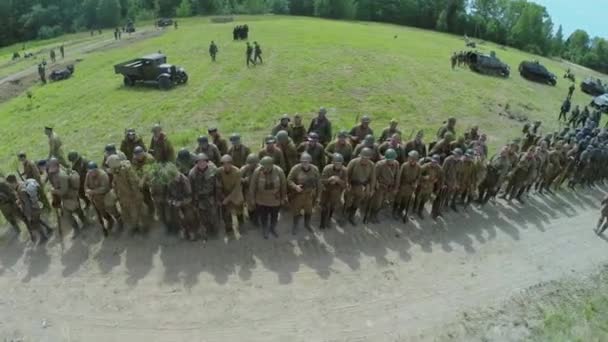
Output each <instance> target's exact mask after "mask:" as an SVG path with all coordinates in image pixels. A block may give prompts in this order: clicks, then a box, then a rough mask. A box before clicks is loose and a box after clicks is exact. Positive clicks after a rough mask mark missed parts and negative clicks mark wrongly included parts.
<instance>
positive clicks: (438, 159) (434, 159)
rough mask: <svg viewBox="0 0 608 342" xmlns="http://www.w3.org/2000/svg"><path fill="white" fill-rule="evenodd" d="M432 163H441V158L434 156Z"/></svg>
mask: <svg viewBox="0 0 608 342" xmlns="http://www.w3.org/2000/svg"><path fill="white" fill-rule="evenodd" d="M431 161H433V162H436V163H439V161H441V156H440V155H438V154H433V156H432V157H431Z"/></svg>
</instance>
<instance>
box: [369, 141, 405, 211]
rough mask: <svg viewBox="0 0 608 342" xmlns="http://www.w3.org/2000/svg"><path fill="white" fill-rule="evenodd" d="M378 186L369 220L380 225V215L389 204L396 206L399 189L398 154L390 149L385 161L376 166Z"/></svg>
mask: <svg viewBox="0 0 608 342" xmlns="http://www.w3.org/2000/svg"><path fill="white" fill-rule="evenodd" d="M374 168H375V170H374V173H375V174H376V186H375V188H374V193H373V195H372V198H371V203H370V206H371V208H370V210H369V213H368V217H367V219H368V220H369V221H370V222H372V223H380V221H379V220H378V213H379V212H380V210H381V209H382V207H383V206H384V205H385V204H386V203H387V202H393V207H394V206H395V204H394V203H395V202H396V200H395V193H396V192H397V189H398V178H397V177H398V175H399V162H398V161H397V152H395V150H393V149H391V148H389V149H387V150H386V152H385V153H384V159H382V160H380V161H379V162H377V163H376V165H375V167H374Z"/></svg>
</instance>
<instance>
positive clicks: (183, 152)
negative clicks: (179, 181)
mask: <svg viewBox="0 0 608 342" xmlns="http://www.w3.org/2000/svg"><path fill="white" fill-rule="evenodd" d="M194 157H195V155H194V154H192V153H190V151H188V149H187V148H185V147H184V148H181V149H180V150H179V151H178V152H177V159H175V166H177V170H178V171H179V172H180V173H181V174H183V175H184V176H188V173H189V172H190V170H192V168H193V167H194Z"/></svg>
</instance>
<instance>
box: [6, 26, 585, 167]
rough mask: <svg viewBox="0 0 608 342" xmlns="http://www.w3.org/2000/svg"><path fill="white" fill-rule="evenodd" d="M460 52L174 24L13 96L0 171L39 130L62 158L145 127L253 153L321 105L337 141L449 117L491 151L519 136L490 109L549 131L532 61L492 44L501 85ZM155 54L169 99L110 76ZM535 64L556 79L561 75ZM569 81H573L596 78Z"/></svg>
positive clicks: (344, 35)
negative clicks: (119, 66) (502, 67)
mask: <svg viewBox="0 0 608 342" xmlns="http://www.w3.org/2000/svg"><path fill="white" fill-rule="evenodd" d="M238 23H250V27H251V34H250V38H251V39H252V40H257V41H259V42H260V43H261V45H262V48H263V50H264V54H263V57H264V62H265V63H264V65H262V66H258V67H255V68H250V69H247V68H246V67H245V57H244V48H245V43H243V42H233V41H232V27H233V26H234V25H236V24H238ZM81 35H82V34H81ZM395 35H397V36H398V37H397V38H396V39H395V38H393V37H394V36H395ZM79 37H80V38H82V37H81V36H79V35H76V36H74V37H73V38H72V37H67V38H66V39H68V38H70V39H79ZM59 40H62V39H61V38H60V39H59ZM210 40H215V41H216V42H217V43H218V45H219V49H220V52H219V57H218V59H219V60H218V62H217V63H215V64H214V63H211V62H210V60H209V57H208V54H207V49H208V44H209V41H210ZM51 45H52V44H51ZM463 48H464V42H463V40H462V39H461V37H456V36H451V35H446V34H440V33H436V32H431V31H424V30H419V29H413V28H407V27H400V26H394V25H384V24H374V23H358V22H340V21H330V20H322V19H313V18H298V17H275V16H263V17H239V18H237V21H236V22H233V23H226V24H212V23H210V21H209V19H208V18H192V19H188V20H180V27H179V29H178V30H173V29H172V28H171V29H168V30H167V33H166V34H164V35H162V36H160V37H157V38H152V39H148V40H145V41H140V42H137V43H134V44H132V45H129V46H126V47H122V48H120V49H112V50H106V51H103V52H98V53H93V54H88V55H86V56H85V60H84V61H83V62H81V63H79V64H78V66H77V71H76V75H75V77H74V78H73V79H71V80H69V81H65V82H60V83H56V84H50V85H47V86H39V85H36V86H34V87H33V88H31V89H30V91H31V93H33V95H34V99H33V100H29V99H28V98H27V97H26V96H25V95H22V96H20V97H18V98H15V99H13V100H11V101H9V102H6V103H3V104H0V136H2V139H3V141H4V142H5V143H4V144H2V145H1V146H0V156H1V157H0V166H7V165H10V162H11V160H13V158H14V155H15V153H16V152H17V151H19V150H27V151H28V152H30V155H32V156H38V157H43V156H45V155H46V150H47V145H46V139H45V136H44V135H43V130H42V128H43V127H44V126H45V125H53V126H55V127H56V129H57V131H58V133H59V134H60V135H61V136H62V137H63V140H64V144H65V146H66V152H67V150H72V149H74V150H80V152H83V153H85V154H86V155H87V156H88V157H90V158H93V159H95V158H98V159H101V157H102V154H103V147H104V145H105V144H106V143H109V142H114V143H119V142H120V139H121V138H122V135H123V131H124V129H125V128H126V127H135V128H137V129H138V130H139V131H140V132H141V133H143V134H144V135H145V136H146V139H148V135H149V134H148V133H149V128H150V126H151V125H152V123H153V122H157V121H160V122H161V123H162V124H163V126H164V127H165V129H166V131H167V132H168V133H169V135H170V137H171V139H172V140H173V141H174V144H175V145H177V146H176V147H181V146H194V145H195V139H196V136H197V135H198V134H199V133H202V132H206V129H207V127H209V126H210V125H217V126H219V128H220V130H221V131H223V132H224V133H229V132H232V131H238V132H241V133H242V134H243V135H244V137H245V141H246V142H247V143H249V144H250V145H252V146H259V141H260V139H261V137H262V136H263V135H265V134H267V133H268V132H269V130H270V128H271V126H272V125H273V124H274V123H275V121H276V119H277V118H278V117H279V116H280V115H281V114H282V113H290V114H294V113H302V114H303V115H304V116H305V122H308V120H309V118H311V117H312V116H313V115H314V112H315V111H316V110H317V109H318V108H319V106H325V107H327V108H328V109H329V117H330V119H331V120H332V121H333V123H334V130H335V131H337V130H338V129H340V128H350V127H351V126H352V125H353V124H354V123H355V118H356V117H357V116H360V115H362V114H363V113H370V114H371V116H372V119H373V122H372V126H373V127H374V128H375V129H376V130H377V132H380V130H381V129H382V128H383V127H385V126H386V125H387V123H388V121H389V120H390V119H391V118H393V117H394V118H397V119H398V120H399V121H400V123H401V128H402V130H403V131H404V132H405V135H406V138H407V136H409V134H410V132H411V131H413V130H414V129H421V128H422V129H425V130H426V132H427V140H430V139H431V137H430V135H431V134H434V132H435V130H436V129H437V127H438V126H439V125H440V124H441V122H442V121H443V120H444V119H445V118H446V117H448V116H456V117H458V118H459V119H460V121H459V124H458V130H459V131H460V132H462V131H464V129H466V128H467V127H469V126H471V125H474V124H479V125H480V126H481V127H482V130H483V131H486V132H488V133H489V137H490V139H491V144H492V145H493V146H497V145H499V144H502V143H503V142H504V141H506V140H507V139H508V138H510V137H513V136H514V135H516V134H518V131H519V129H520V127H521V124H520V123H516V122H513V121H510V120H508V119H505V118H503V117H499V116H498V115H497V110H498V109H499V107H498V106H497V104H505V103H509V104H510V107H511V108H512V109H515V110H518V111H521V112H522V113H525V114H526V115H528V117H529V118H530V119H540V120H544V121H545V122H546V125H547V126H550V128H552V129H553V128H554V126H553V121H555V117H556V115H557V111H558V110H559V107H560V105H561V101H562V99H563V97H564V96H565V94H566V93H567V87H568V85H569V84H568V83H567V82H565V81H564V80H563V79H561V78H560V80H559V82H558V86H557V87H550V86H544V85H540V84H536V83H531V82H529V81H526V80H524V79H522V78H521V77H520V76H519V75H518V74H517V66H518V64H519V62H520V61H521V60H523V59H533V58H538V57H535V56H532V55H529V54H526V53H522V52H520V51H517V50H513V49H508V50H506V51H505V50H502V49H500V48H498V47H496V46H494V45H492V44H484V45H482V46H481V49H482V50H483V51H486V52H489V51H490V50H495V51H496V53H497V54H498V55H499V57H500V58H501V59H502V60H503V61H505V62H507V63H508V64H510V65H511V69H512V77H511V78H510V79H507V80H503V79H498V78H493V77H487V76H482V75H478V74H475V73H472V72H470V71H468V70H464V69H459V70H457V71H452V70H451V69H450V66H449V57H450V55H451V53H452V52H453V51H457V50H462V49H463ZM159 49H160V50H162V51H163V52H164V53H166V54H167V55H168V58H169V62H171V63H174V64H178V65H181V66H184V67H185V68H186V70H187V71H188V73H189V75H190V82H189V84H188V85H186V86H183V87H177V88H176V89H174V90H172V91H169V92H160V91H158V90H156V89H151V88H144V87H138V88H133V89H126V88H124V87H123V86H122V78H121V77H120V76H118V75H115V74H114V72H113V65H114V64H116V63H119V62H123V61H125V60H128V59H130V58H134V57H138V56H140V55H143V54H147V53H150V52H154V51H157V50H159ZM4 50H6V49H4ZM539 59H540V60H541V61H542V62H543V63H544V64H545V65H546V66H547V67H548V68H549V69H550V70H551V71H553V72H554V73H555V74H557V75H558V76H560V77H561V75H562V74H563V72H564V70H565V69H566V67H567V66H566V65H565V64H562V63H561V62H557V61H552V60H547V59H544V58H539ZM573 70H574V72H575V73H576V75H577V78H578V79H579V80H581V79H582V78H583V76H585V75H590V74H593V73H592V72H591V71H588V70H586V69H582V68H576V67H575V68H573ZM2 73H3V71H2V68H1V67H0V74H2ZM574 101H575V103H579V104H586V103H588V102H589V101H590V97H588V96H587V95H584V94H582V93H581V92H580V91H578V89H577V91H576V92H575V98H574ZM526 108H528V109H526Z"/></svg>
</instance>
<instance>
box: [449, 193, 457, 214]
mask: <svg viewBox="0 0 608 342" xmlns="http://www.w3.org/2000/svg"><path fill="white" fill-rule="evenodd" d="M450 209H452V210H454V211H455V212H458V208H456V196H454V197H452V201H451V203H450Z"/></svg>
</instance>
